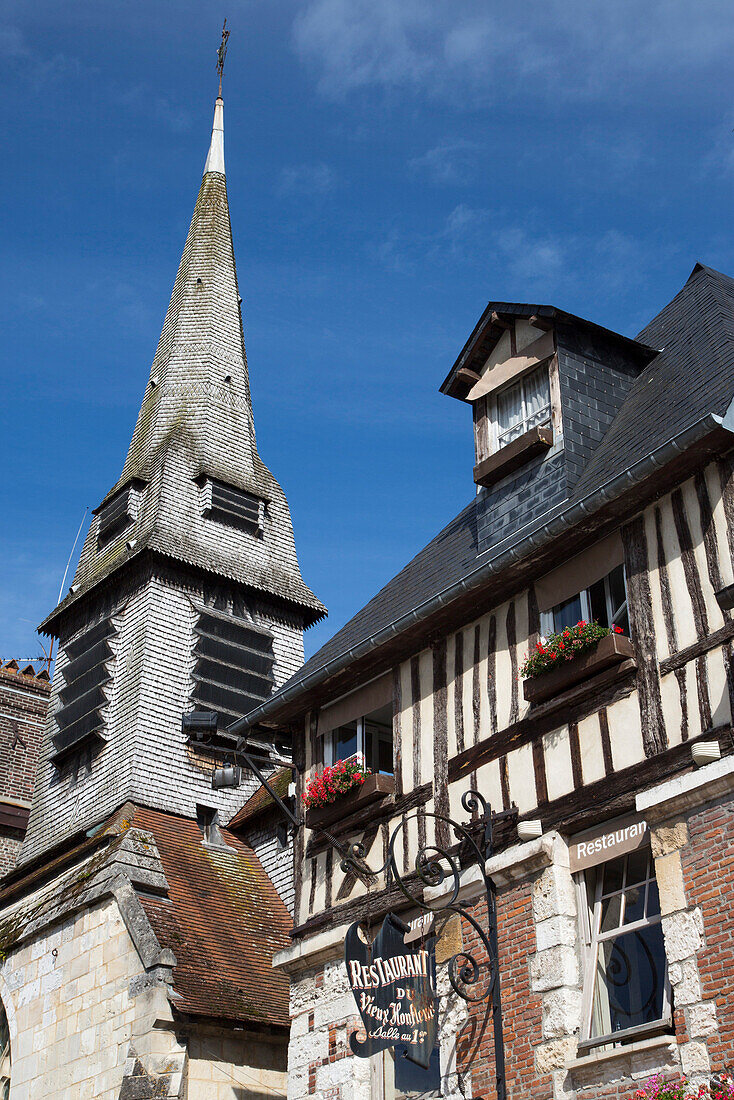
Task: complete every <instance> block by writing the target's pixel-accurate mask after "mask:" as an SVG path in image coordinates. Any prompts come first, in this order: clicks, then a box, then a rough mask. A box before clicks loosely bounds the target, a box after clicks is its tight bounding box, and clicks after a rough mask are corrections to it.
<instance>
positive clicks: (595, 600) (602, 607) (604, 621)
mask: <svg viewBox="0 0 734 1100" xmlns="http://www.w3.org/2000/svg"><path fill="white" fill-rule="evenodd" d="M589 607H590V610H591V618H592V619H595V620H596V622H598V624H599V626H609V625H610V623H609V615H608V614H607V596H606V592H605V591H604V581H603V580H601V581H597V582H596V584H592V586H591V588H590V589H589Z"/></svg>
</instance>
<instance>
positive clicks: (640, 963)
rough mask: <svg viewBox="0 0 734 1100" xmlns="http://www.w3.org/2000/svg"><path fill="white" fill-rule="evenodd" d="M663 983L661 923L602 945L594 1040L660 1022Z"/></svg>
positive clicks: (663, 963) (595, 1008)
mask: <svg viewBox="0 0 734 1100" xmlns="http://www.w3.org/2000/svg"><path fill="white" fill-rule="evenodd" d="M664 983H665V948H664V946H663V931H662V928H661V926H660V924H653V925H651V926H650V927H648V928H642V929H640V930H639V931H636V932H627V933H626V934H623V935H621V936H615V938H614V939H612V940H605V941H603V942H602V943H600V944H599V960H598V965H597V971H596V988H595V990H594V1011H593V1020H592V1037H593V1036H597V1035H605V1034H607V1033H608V1032H614V1031H622V1030H624V1029H625V1028H628V1027H635V1026H637V1025H639V1024H645V1023H650V1022H652V1021H654V1020H659V1019H660V1018H661V1016H662V1014H663V992H664Z"/></svg>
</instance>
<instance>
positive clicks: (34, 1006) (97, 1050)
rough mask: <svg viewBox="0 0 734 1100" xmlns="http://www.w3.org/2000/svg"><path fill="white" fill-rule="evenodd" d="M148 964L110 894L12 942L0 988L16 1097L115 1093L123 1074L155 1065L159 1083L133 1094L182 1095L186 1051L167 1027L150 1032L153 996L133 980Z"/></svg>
mask: <svg viewBox="0 0 734 1100" xmlns="http://www.w3.org/2000/svg"><path fill="white" fill-rule="evenodd" d="M141 970H142V966H141V962H140V958H139V956H138V953H137V951H136V950H135V947H134V945H133V942H132V940H131V938H130V935H129V933H128V931H127V929H126V927H125V924H124V922H123V919H122V917H121V915H120V912H119V909H118V907H117V903H116V902H115V901H113V900H112V899H108V900H106V901H104V902H102V903H100V904H99V905H96V906H94V907H93V908H90V909H86V910H83V911H81V912H78V913H77V914H75V915H74V916H72V917H70V918H69V919H67V920H66V921H64V922H63V923H61V924H58V925H56V926H54V927H52V928H49V929H48V930H47V931H46V932H44V933H43V934H42V935H40V936H37V937H36V938H34V939H31V940H28V941H25V942H23V943H21V944H20V945H19V946H18V947H17V948H16V949H15V950H13V951H11V952H9V954H8V957H7V958H6V959H5V960H4V962H3V964H2V967H1V968H0V998H2V1003H3V1006H4V1008H5V1011H6V1013H7V1017H8V1023H9V1026H10V1035H11V1054H12V1097H13V1100H50V1098H53V1100H78V1098H79V1097H81V1096H84V1097H85V1098H86V1100H118V1097H120V1096H121V1095H123V1094H122V1093H121V1088H122V1087H123V1083H124V1081H125V1078H126V1077H127V1078H130V1077H137V1078H139V1080H138V1085H143V1084H144V1083H145V1079H146V1078H147V1077H148V1074H149V1073H151V1072H153V1071H155V1072H154V1076H153V1077H151V1078H149V1080H150V1081H151V1082H152V1083H153V1084H152V1085H151V1087H153V1085H154V1086H155V1087H157V1089H158V1091H157V1092H155V1093H154V1092H151V1091H147V1092H146V1091H145V1090H144V1089H141V1088H139V1087H138V1088H137V1091H135V1086H133V1089H132V1091H130V1087H129V1086H128V1094H129V1096H130V1097H132V1096H135V1097H141V1098H142V1097H147V1096H148V1095H150V1096H152V1095H156V1096H164V1097H165V1096H178V1095H179V1089H180V1082H181V1071H182V1068H183V1051H182V1049H181V1048H180V1047H178V1044H177V1043H176V1041H175V1039H174V1038H173V1037H172V1035H171V1034H170V1033H169V1032H166V1031H160V1032H158V1033H157V1035H156V1034H153V1037H152V1038H151V1034H152V1033H151V1023H152V1021H151V1015H152V1012H151V1009H152V1010H153V1012H154V1011H155V1009H156V1006H155V1005H154V1004H151V1003H149V1002H150V1001H151V997H150V993H149V992H148V991H146V990H145V989H144V988H140V989H138V988H136V984H135V979H136V978H139V977H140V973H141ZM158 1007H159V1006H158ZM153 1041H155V1042H156V1043H157V1044H158V1046H159V1047H160V1049H157V1050H155V1051H154V1050H153V1049H152V1046H151V1043H152V1042H153ZM159 1070H161V1071H164V1072H163V1077H164V1078H165V1080H163V1079H162V1077H161V1074H160V1073H159V1072H158V1071H159ZM164 1085H165V1086H166V1087H165V1088H164ZM169 1086H170V1087H169Z"/></svg>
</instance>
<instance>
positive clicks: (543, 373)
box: [496, 366, 551, 450]
mask: <svg viewBox="0 0 734 1100" xmlns="http://www.w3.org/2000/svg"><path fill="white" fill-rule="evenodd" d="M496 400H497V406H496V409H497V411H496V425H497V450H500V449H501V448H502V447H506V446H507V444H508V443H512V441H513V440H514V439H518V438H519V437H520V436H522V435H525V433H526V432H529V431H530V430H531V429H532V428H537V427H542V426H545V425H548V426H549V425H550V422H551V398H550V381H549V378H548V367H547V366H542V367H539V368H538V369H537V370H534V371H532V372H531V373H530V374H526V375H525V376H524V377H522V378H521V379H520V380H519V381H518V382H515V383H513V385H511V386H508V387H507V388H506V389H504V390H500V392H499V393H498V394H497V399H496Z"/></svg>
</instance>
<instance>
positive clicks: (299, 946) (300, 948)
mask: <svg viewBox="0 0 734 1100" xmlns="http://www.w3.org/2000/svg"><path fill="white" fill-rule="evenodd" d="M348 928H349V925H348V924H337V925H336V926H335V927H334V928H327V929H326V930H325V931H324V932H318V933H317V934H316V935H315V936H309V937H308V938H307V939H303V940H299V941H298V943H294V944H292V945H291V946H290V947H286V948H285V949H284V950H283V951H277V952H276V954H275V955H273V969H277V970H285V972H286V974H298V973H299V972H300V971H301V970H308V969H310V968H311V967H315V966H320V965H321V964H322V963H325V962H332V961H333V960H334V959H338V958H340V957H341V956H342V955H343V954H344V937H345V936H346V934H347V929H348Z"/></svg>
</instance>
